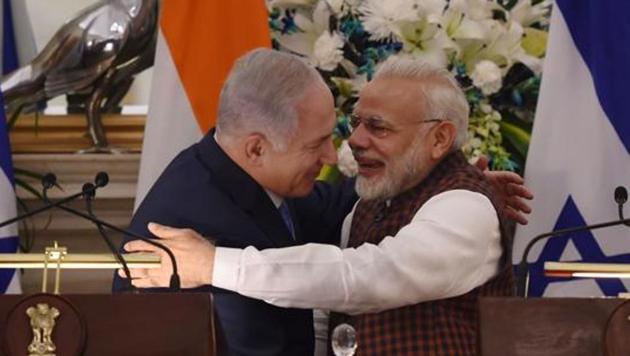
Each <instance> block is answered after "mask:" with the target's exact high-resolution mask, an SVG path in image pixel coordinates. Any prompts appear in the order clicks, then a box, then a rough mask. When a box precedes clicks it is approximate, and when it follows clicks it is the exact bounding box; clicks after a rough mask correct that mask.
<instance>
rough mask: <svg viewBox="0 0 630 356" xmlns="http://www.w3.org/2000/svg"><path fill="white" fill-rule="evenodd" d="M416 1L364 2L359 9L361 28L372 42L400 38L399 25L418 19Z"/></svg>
mask: <svg viewBox="0 0 630 356" xmlns="http://www.w3.org/2000/svg"><path fill="white" fill-rule="evenodd" d="M419 8H420V7H419V5H418V1H417V0H388V1H383V0H366V1H365V2H363V4H362V5H361V6H360V7H359V13H360V14H361V20H362V21H363V27H364V28H365V30H366V31H368V32H369V33H370V38H371V39H373V40H383V39H392V38H394V37H397V38H401V37H402V35H401V28H400V27H401V25H402V24H404V23H410V22H411V23H413V22H416V21H418V20H419V19H420V17H419V15H418V10H419Z"/></svg>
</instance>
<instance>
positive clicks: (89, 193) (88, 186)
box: [81, 183, 96, 198]
mask: <svg viewBox="0 0 630 356" xmlns="http://www.w3.org/2000/svg"><path fill="white" fill-rule="evenodd" d="M81 191H82V192H83V197H85V198H94V196H95V195H96V187H95V186H94V184H92V183H85V184H83V187H82V188H81Z"/></svg>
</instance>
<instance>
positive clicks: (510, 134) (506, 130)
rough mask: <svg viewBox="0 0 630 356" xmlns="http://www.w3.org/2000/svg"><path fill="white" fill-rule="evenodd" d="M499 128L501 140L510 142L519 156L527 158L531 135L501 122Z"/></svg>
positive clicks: (517, 127)
mask: <svg viewBox="0 0 630 356" xmlns="http://www.w3.org/2000/svg"><path fill="white" fill-rule="evenodd" d="M500 126H501V134H502V135H503V138H504V139H507V140H508V141H510V143H511V144H512V145H513V146H514V148H515V149H516V151H517V152H518V154H519V155H521V156H523V157H527V150H528V148H529V142H530V140H531V133H529V132H528V131H526V130H524V129H523V128H521V127H519V126H517V125H515V124H512V123H509V122H505V121H501V122H500Z"/></svg>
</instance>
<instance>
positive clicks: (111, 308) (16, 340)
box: [0, 293, 215, 356]
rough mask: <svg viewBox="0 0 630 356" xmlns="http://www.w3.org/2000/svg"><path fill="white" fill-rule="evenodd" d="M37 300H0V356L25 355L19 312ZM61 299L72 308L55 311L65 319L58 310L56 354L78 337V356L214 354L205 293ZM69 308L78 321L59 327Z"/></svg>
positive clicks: (26, 333)
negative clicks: (81, 343)
mask: <svg viewBox="0 0 630 356" xmlns="http://www.w3.org/2000/svg"><path fill="white" fill-rule="evenodd" d="M38 296H41V295H34V296H22V295H5V296H1V297H0V343H1V344H2V347H1V348H0V355H13V354H15V355H26V354H27V352H26V348H25V347H26V346H22V344H23V340H25V339H26V340H27V344H26V345H28V342H30V341H31V339H32V338H33V333H32V332H31V327H30V326H29V320H28V316H26V315H24V317H22V313H23V310H21V309H20V308H22V309H23V307H22V306H21V305H22V304H29V299H28V298H31V297H34V298H35V299H37V298H36V297H38ZM61 299H65V300H67V301H68V302H69V305H70V306H71V307H70V308H68V307H63V306H61V307H59V309H60V310H61V309H66V314H65V317H66V319H63V318H64V310H62V311H61V313H60V315H59V317H57V319H56V320H57V323H56V324H57V325H56V326H55V329H54V331H53V334H52V339H53V341H54V342H55V345H57V351H58V352H57V354H58V355H62V354H64V353H62V352H61V351H62V350H63V348H64V343H67V342H68V340H69V341H70V342H74V341H73V340H77V339H80V338H83V340H84V342H83V345H82V346H81V348H82V352H81V355H86V356H100V355H103V356H104V355H130V356H131V355H197V356H204V355H215V340H214V335H215V332H214V318H213V310H212V302H211V296H210V295H209V294H200V293H162V294H114V295H62V296H61ZM31 304H33V303H31ZM68 309H74V311H76V314H77V315H78V316H79V317H78V318H77V319H80V322H76V323H74V324H73V325H72V327H67V328H66V329H64V323H65V325H70V323H69V322H68V319H71V318H72V317H71V314H72V311H71V312H68ZM12 320H13V322H12ZM15 320H18V322H15ZM31 325H32V324H31ZM80 329H82V330H80ZM17 344H19V345H18V346H16V345H17ZM22 347H24V348H23V349H22ZM73 347H74V346H73ZM16 348H17V350H16ZM20 349H22V350H23V351H20ZM72 350H74V348H73V349H72ZM18 352H19V353H18ZM73 352H74V351H73Z"/></svg>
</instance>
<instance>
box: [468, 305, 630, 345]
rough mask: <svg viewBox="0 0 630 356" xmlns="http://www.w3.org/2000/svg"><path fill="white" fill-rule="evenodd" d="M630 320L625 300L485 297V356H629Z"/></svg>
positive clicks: (481, 313) (481, 342)
mask: <svg viewBox="0 0 630 356" xmlns="http://www.w3.org/2000/svg"><path fill="white" fill-rule="evenodd" d="M624 302H626V303H624ZM629 317H630V302H627V300H625V299H614V298H611V299H603V298H530V299H524V298H482V299H481V300H480V301H479V348H480V350H479V355H482V356H495V355H496V356H598V355H605V356H621V355H626V356H627V355H630V319H629Z"/></svg>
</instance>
